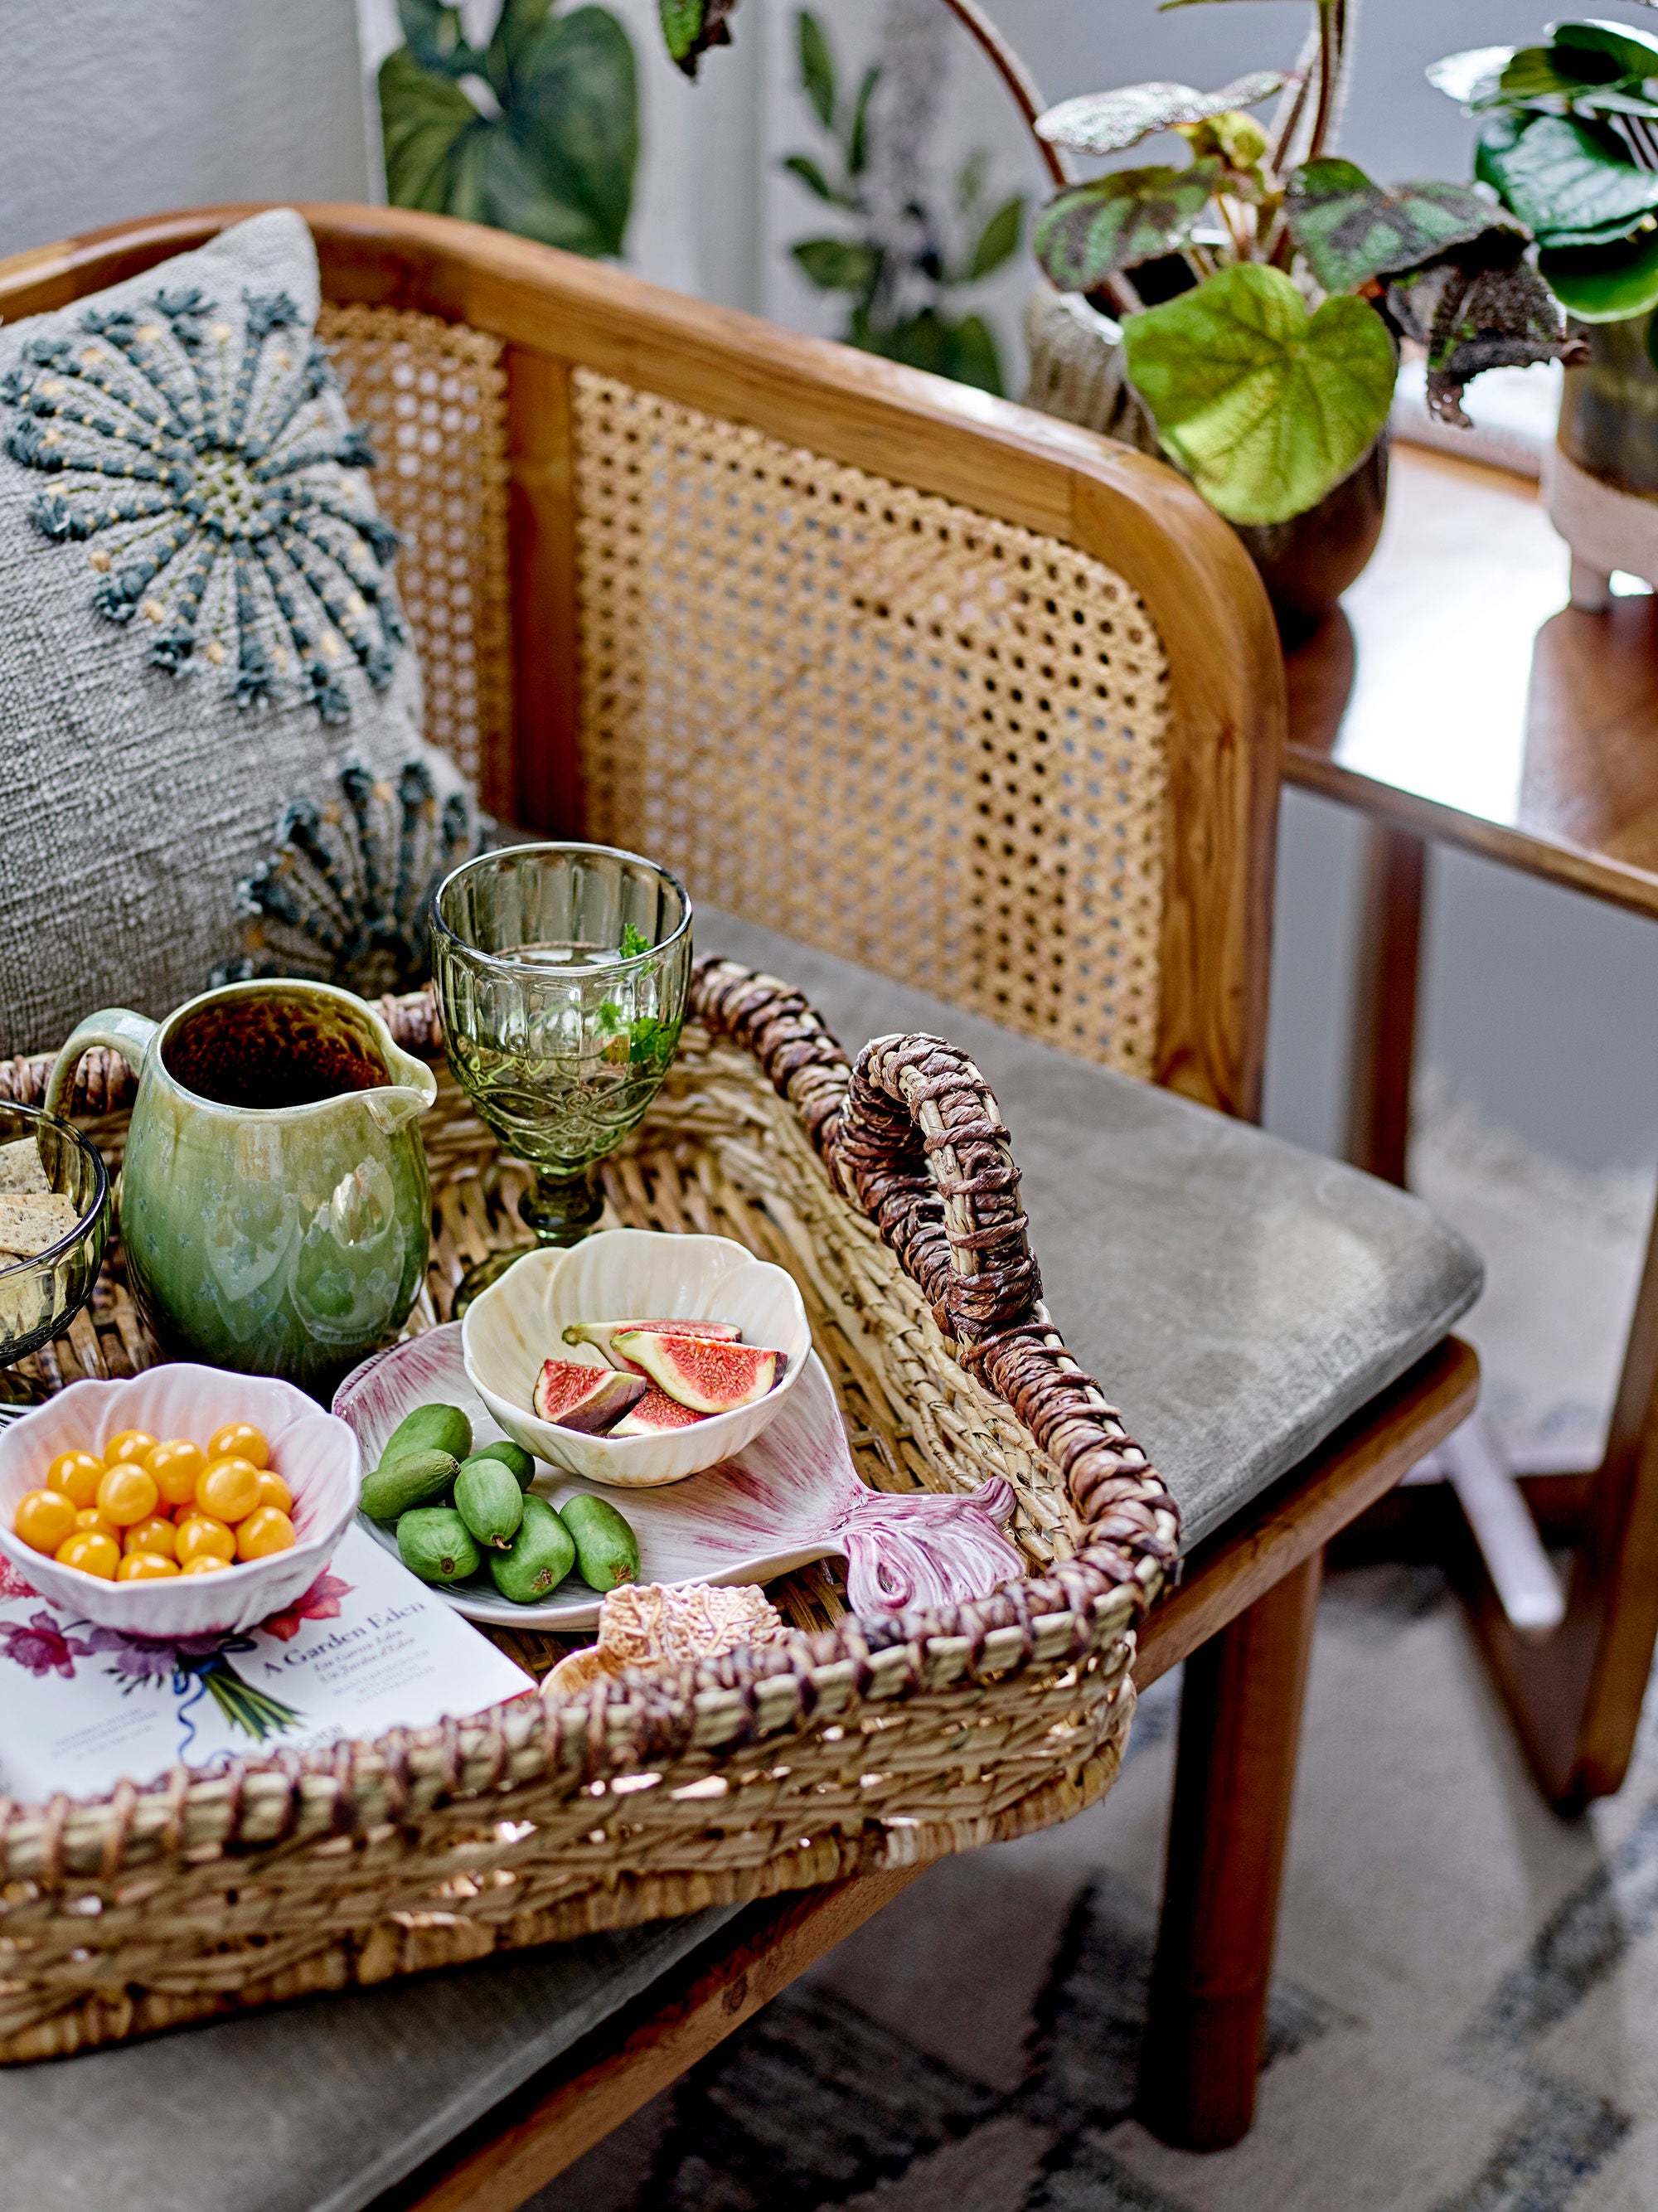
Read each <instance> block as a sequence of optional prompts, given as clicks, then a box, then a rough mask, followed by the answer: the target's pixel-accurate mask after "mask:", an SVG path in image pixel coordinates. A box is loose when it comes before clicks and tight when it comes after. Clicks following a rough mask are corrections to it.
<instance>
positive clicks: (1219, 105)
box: [1036, 70, 1284, 154]
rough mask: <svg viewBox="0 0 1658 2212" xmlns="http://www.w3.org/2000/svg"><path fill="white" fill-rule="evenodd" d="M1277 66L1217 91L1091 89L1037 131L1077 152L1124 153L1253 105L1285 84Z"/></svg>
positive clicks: (1052, 112)
mask: <svg viewBox="0 0 1658 2212" xmlns="http://www.w3.org/2000/svg"><path fill="white" fill-rule="evenodd" d="M1283 88H1284V76H1283V74H1282V72H1281V71H1280V70H1254V71H1252V72H1251V74H1250V75H1249V76H1241V77H1239V78H1237V79H1236V82H1233V83H1231V84H1224V85H1222V87H1221V88H1220V90H1219V91H1218V92H1199V91H1197V90H1196V89H1195V88H1194V87H1193V86H1191V85H1189V84H1167V83H1163V82H1161V81H1158V82H1152V83H1150V84H1125V85H1120V86H1119V87H1118V88H1117V90H1116V91H1115V92H1087V93H1084V94H1082V95H1081V97H1080V98H1078V99H1076V100H1061V101H1060V105H1059V106H1057V107H1050V108H1049V109H1048V112H1047V113H1046V114H1045V115H1042V116H1039V117H1038V118H1037V120H1036V135H1037V137H1039V138H1046V139H1047V140H1048V143H1049V144H1050V145H1054V146H1068V147H1069V148H1070V149H1071V151H1072V153H1073V154H1121V153H1123V152H1125V151H1126V150H1127V149H1128V148H1129V147H1130V146H1138V145H1139V142H1140V140H1141V139H1142V138H1149V137H1151V135H1152V133H1153V132H1154V131H1172V130H1174V129H1175V126H1176V125H1179V124H1181V123H1201V122H1203V121H1205V120H1206V118H1208V117H1209V116H1212V115H1224V114H1226V113H1227V112H1229V111H1230V109H1232V108H1235V107H1253V106H1254V105H1255V103H1256V102H1257V100H1270V99H1271V98H1272V94H1274V93H1275V92H1281V91H1282V90H1283Z"/></svg>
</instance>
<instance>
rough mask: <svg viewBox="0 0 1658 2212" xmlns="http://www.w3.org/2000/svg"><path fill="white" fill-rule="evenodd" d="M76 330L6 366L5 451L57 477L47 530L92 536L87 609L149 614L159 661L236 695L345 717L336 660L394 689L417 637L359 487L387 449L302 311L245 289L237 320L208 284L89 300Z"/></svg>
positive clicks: (123, 616) (42, 522) (42, 527)
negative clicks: (102, 305)
mask: <svg viewBox="0 0 1658 2212" xmlns="http://www.w3.org/2000/svg"><path fill="white" fill-rule="evenodd" d="M79 331H80V335H79V337H34V338H31V339H30V340H28V342H27V344H26V345H25V347H24V349H23V358H22V361H21V362H20V364H19V365H18V366H17V367H16V368H14V369H12V370H11V371H10V372H9V374H8V375H7V376H5V377H4V378H3V379H0V402H4V403H5V404H8V405H9V407H10V408H11V409H12V410H14V412H15V421H14V422H13V424H12V427H11V428H10V430H9V433H8V435H7V437H6V441H5V447H6V451H7V453H9V455H10V456H11V458H12V459H13V460H14V461H16V462H18V463H19V464H20V465H21V466H23V467H24V468H27V469H36V470H39V471H41V472H42V473H43V474H45V475H47V476H52V477H58V478H59V479H60V480H61V482H60V485H59V487H58V489H54V490H52V491H50V492H42V493H41V495H39V498H38V499H36V500H35V501H33V505H32V506H31V507H30V509H29V514H30V519H31V520H32V521H33V523H34V525H35V526H36V528H37V529H39V531H41V532H43V533H44V534H45V535H46V537H47V538H52V539H55V540H57V541H58V542H60V543H64V542H74V543H86V542H88V541H90V542H91V545H92V550H91V552H90V554H89V556H88V558H89V559H90V562H91V564H92V566H93V568H94V569H95V570H97V571H98V572H100V576H101V579H102V580H101V581H100V583H99V584H98V586H96V588H95V590H94V593H93V599H92V604H93V606H94V608H95V609H96V611H97V612H98V613H100V615H103V616H105V617H106V618H107V619H108V620H109V621H111V622H112V623H123V624H125V623H130V622H131V620H132V618H133V617H134V616H135V615H137V616H138V617H141V619H142V620H143V622H144V623H147V624H152V625H154V627H155V632H156V635H155V637H154V639H153V640H152V641H151V643H150V647H149V653H148V655H147V658H148V659H149V661H150V662H151V663H152V664H153V665H155V666H156V667H158V668H164V669H167V670H168V671H170V672H171V673H172V674H173V675H174V676H185V675H187V674H189V673H191V671H194V670H196V669H197V667H199V666H200V665H202V664H203V663H205V664H206V665H208V666H210V667H211V668H222V669H223V670H224V671H225V680H226V683H227V684H228V688H229V690H230V692H231V694H232V696H234V699H235V701H236V703H237V704H238V705H239V706H241V707H251V706H252V705H253V704H254V703H255V702H258V701H260V700H264V699H276V700H281V699H283V698H285V697H290V696H298V697H308V698H309V699H310V700H311V702H313V705H314V706H315V707H316V709H317V712H318V713H319V715H320V716H321V717H322V719H323V720H324V721H325V722H343V721H345V720H348V719H349V714H350V711H351V702H350V696H349V693H348V691H347V690H346V687H345V685H344V684H343V683H342V681H341V674H342V671H343V670H344V669H345V668H346V667H347V666H348V665H350V664H351V662H353V661H355V663H356V665H358V666H360V667H361V670H362V671H363V673H364V674H365V675H366V676H367V678H368V681H369V682H370V683H371V684H373V685H374V687H375V689H376V690H384V688H385V687H386V684H389V683H390V682H391V680H392V669H393V665H394V663H395V660H396V654H397V648H398V647H399V646H400V645H401V644H402V643H403V642H404V637H405V631H404V624H403V619H402V617H401V615H400V614H399V612H398V607H397V604H396V600H395V598H394V595H393V594H392V590H391V586H390V580H389V576H388V574H387V570H386V563H387V562H389V561H390V559H391V557H392V554H393V552H394V551H395V550H396V549H397V542H398V541H397V533H396V532H395V531H393V530H392V529H391V528H390V527H389V526H387V525H386V523H384V522H383V521H382V520H380V517H379V516H378V515H377V514H375V513H373V512H372V511H371V510H370V509H369V508H368V507H367V506H366V504H365V503H364V501H363V499H362V496H361V486H360V485H358V484H356V483H354V481H353V477H352V472H353V471H357V470H360V469H365V468H370V467H372V466H373V465H374V454H373V453H372V452H371V451H370V449H369V447H368V444H367V439H366V438H365V436H364V435H363V433H362V432H361V431H360V430H356V429H354V428H351V427H350V425H349V423H345V422H344V421H343V414H342V411H341V407H340V403H339V400H338V398H337V394H338V390H339V386H338V383H337V379H336V378H335V375H334V372H333V368H332V367H331V363H330V362H329V359H328V356H327V353H326V352H325V349H324V348H323V347H322V346H321V345H320V344H319V343H318V342H317V341H316V340H315V339H314V338H313V337H309V336H308V335H307V334H306V333H305V331H304V330H303V319H302V318H301V313H300V310H299V309H298V307H295V304H294V302H293V301H292V300H290V299H289V298H288V295H287V294H286V293H283V292H276V293H269V294H257V293H252V292H249V293H246V294H244V295H243V315H242V322H241V328H240V332H239V331H238V328H237V326H236V325H235V324H234V323H233V322H232V321H231V320H229V319H228V318H226V317H224V316H222V315H221V313H220V312H219V309H218V307H216V304H215V303H214V302H213V301H210V300H209V299H207V298H205V297H204V296H203V294H202V293H201V292H200V291H199V290H197V289H190V290H179V291H161V292H158V293H157V294H156V295H155V298H154V300H153V301H151V302H149V306H148V307H143V308H139V309H137V310H135V309H132V308H128V307H119V308H110V309H98V308H88V310H87V312H86V313H84V314H83V315H82V318H81V320H80V325H79Z"/></svg>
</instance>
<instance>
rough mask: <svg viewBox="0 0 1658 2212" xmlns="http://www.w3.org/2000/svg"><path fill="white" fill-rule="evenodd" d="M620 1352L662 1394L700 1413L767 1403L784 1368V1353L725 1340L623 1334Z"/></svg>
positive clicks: (637, 1332) (618, 1337)
mask: <svg viewBox="0 0 1658 2212" xmlns="http://www.w3.org/2000/svg"><path fill="white" fill-rule="evenodd" d="M616 1350H617V1351H618V1352H620V1353H621V1354H622V1355H623V1358H627V1359H630V1360H633V1361H635V1363H636V1364H638V1365H639V1366H641V1367H642V1368H643V1369H644V1370H645V1372H646V1373H647V1375H648V1376H650V1378H651V1380H652V1382H653V1383H655V1384H656V1386H657V1388H658V1389H659V1390H665V1391H666V1392H667V1394H668V1395H669V1397H671V1398H676V1399H677V1400H678V1401H679V1403H680V1404H681V1405H682V1406H689V1407H690V1409H691V1411H692V1412H693V1413H733V1412H735V1410H736V1409H737V1407H738V1406H751V1405H753V1403H754V1401H755V1400H756V1398H763V1397H764V1396H765V1395H766V1393H767V1391H768V1390H769V1389H771V1386H772V1384H773V1383H774V1382H775V1381H776V1380H777V1377H778V1375H779V1373H780V1370H781V1369H782V1366H783V1355H782V1353H781V1352H768V1351H767V1349H766V1347H765V1346H764V1345H761V1344H733V1343H732V1342H731V1341H729V1340H726V1339H724V1338H714V1337H707V1336H688V1335H684V1334H669V1332H668V1331H666V1330H665V1329H620V1330H618V1331H617V1333H616Z"/></svg>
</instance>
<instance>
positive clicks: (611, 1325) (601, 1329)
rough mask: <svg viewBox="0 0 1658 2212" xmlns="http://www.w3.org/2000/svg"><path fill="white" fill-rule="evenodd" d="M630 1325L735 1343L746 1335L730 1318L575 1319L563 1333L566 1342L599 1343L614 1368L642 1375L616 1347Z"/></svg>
mask: <svg viewBox="0 0 1658 2212" xmlns="http://www.w3.org/2000/svg"><path fill="white" fill-rule="evenodd" d="M631 1328H645V1329H650V1330H652V1331H653V1332H655V1333H657V1334H665V1335H669V1336H717V1337H720V1338H722V1339H724V1340H726V1341H727V1342H729V1343H732V1344H735V1343H736V1342H737V1340H738V1337H740V1336H741V1335H742V1334H743V1332H742V1330H741V1329H740V1328H738V1326H737V1325H736V1323H735V1322H729V1321H573V1322H571V1323H570V1325H569V1327H568V1328H567V1329H566V1330H565V1332H564V1341H565V1342H566V1344H592V1345H596V1346H598V1350H599V1352H601V1353H602V1354H603V1355H604V1358H606V1359H608V1360H609V1361H610V1364H611V1366H612V1367H619V1368H621V1370H622V1371H623V1374H624V1375H642V1374H643V1373H644V1372H645V1370H644V1369H643V1368H642V1367H641V1366H639V1365H638V1364H636V1362H635V1361H634V1360H631V1359H624V1358H623V1357H622V1354H621V1353H620V1352H618V1351H617V1350H616V1342H615V1340H616V1337H618V1336H619V1335H620V1334H622V1332H623V1329H631Z"/></svg>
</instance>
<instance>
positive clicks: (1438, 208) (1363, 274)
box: [1284, 161, 1512, 292]
mask: <svg viewBox="0 0 1658 2212" xmlns="http://www.w3.org/2000/svg"><path fill="white" fill-rule="evenodd" d="M1495 217H1496V210H1494V209H1493V208H1492V207H1491V204H1490V202H1489V201H1487V200H1482V199H1481V198H1479V196H1478V195H1477V194H1476V193H1474V192H1472V191H1467V190H1466V189H1464V188H1463V187H1462V186H1461V185H1442V184H1436V183H1432V182H1426V183H1422V184H1408V185H1392V186H1388V185H1378V184H1374V183H1372V181H1371V180H1370V178H1369V177H1367V176H1366V175H1365V173H1364V172H1363V169H1361V168H1358V167H1355V165H1354V164H1353V163H1352V162H1351V161H1309V162H1307V163H1306V164H1305V165H1304V166H1303V167H1301V168H1299V169H1297V170H1296V171H1295V172H1294V173H1292V174H1291V178H1290V179H1289V191H1288V194H1287V196H1286V197H1285V200H1284V221H1285V222H1287V223H1288V224H1289V226H1290V235H1291V238H1293V239H1294V240H1295V242H1296V244H1297V246H1299V247H1300V249H1301V251H1302V252H1303V254H1305V256H1306V257H1307V264H1308V266H1309V268H1310V269H1311V270H1312V272H1313V274H1314V276H1316V277H1317V279H1318V281H1319V283H1321V285H1322V286H1323V287H1324V289H1325V290H1326V291H1327V292H1353V291H1357V289H1358V287H1359V286H1360V285H1361V284H1364V283H1369V281H1370V278H1371V277H1373V276H1392V275H1394V274H1395V273H1397V272H1398V271H1399V270H1405V269H1414V268H1416V267H1418V265H1419V264H1421V263H1422V262H1424V261H1428V260H1430V259H1431V258H1433V256H1434V255H1435V254H1436V253H1442V252H1445V251H1446V250H1447V248H1448V247H1450V246H1461V245H1463V244H1465V243H1466V242H1467V240H1470V239H1474V238H1479V237H1482V236H1483V235H1484V234H1485V232H1486V231H1488V230H1492V229H1498V228H1501V229H1508V228H1512V226H1510V225H1509V224H1507V223H1504V222H1501V221H1500V220H1497V219H1494V218H1495Z"/></svg>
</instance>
